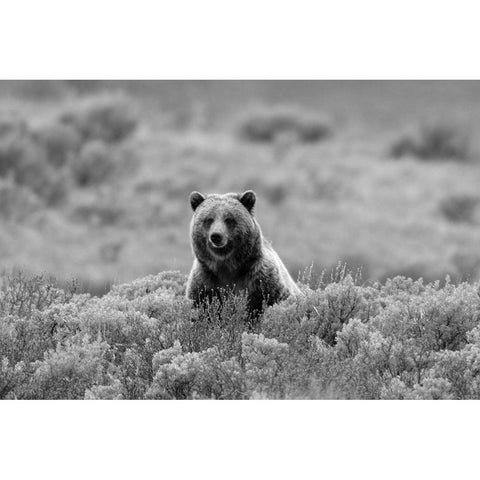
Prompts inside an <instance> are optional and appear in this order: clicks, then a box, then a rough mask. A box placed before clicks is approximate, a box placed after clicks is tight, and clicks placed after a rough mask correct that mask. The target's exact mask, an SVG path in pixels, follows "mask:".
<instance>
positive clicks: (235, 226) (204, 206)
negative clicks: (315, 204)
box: [186, 190, 302, 316]
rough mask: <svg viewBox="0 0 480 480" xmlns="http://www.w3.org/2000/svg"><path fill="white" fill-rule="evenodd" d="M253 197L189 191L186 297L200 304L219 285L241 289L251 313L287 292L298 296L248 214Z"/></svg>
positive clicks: (275, 300)
mask: <svg viewBox="0 0 480 480" xmlns="http://www.w3.org/2000/svg"><path fill="white" fill-rule="evenodd" d="M255 201H256V196H255V193H254V192H252V191H251V190H249V191H247V192H245V193H243V194H238V193H226V194H224V195H220V194H210V195H207V196H203V195H202V194H201V193H198V192H192V193H191V194H190V205H191V207H192V209H193V212H194V213H193V217H192V221H191V224H190V235H191V243H192V250H193V255H194V262H193V267H192V270H191V272H190V275H189V277H188V281H187V290H186V296H187V298H190V299H192V300H193V301H194V302H195V304H197V305H199V304H201V303H203V302H204V301H205V300H206V299H211V298H212V297H213V296H214V295H219V293H220V292H221V291H222V290H223V291H224V290H233V291H234V292H235V293H239V292H245V293H246V297H247V306H248V310H249V312H250V314H251V315H254V316H257V315H258V314H259V313H261V311H262V307H263V305H264V302H265V303H266V304H267V305H272V304H274V303H276V302H278V301H279V300H283V299H285V298H287V297H289V296H291V295H293V296H298V295H302V293H301V291H300V289H299V288H298V287H297V285H296V284H295V282H294V281H293V279H292V277H291V276H290V274H289V273H288V271H287V269H286V268H285V265H284V264H283V262H282V261H281V260H280V257H279V256H278V255H277V253H276V252H275V250H274V249H273V248H272V246H271V245H270V243H269V242H268V241H267V240H265V238H264V237H263V235H262V231H261V229H260V225H259V224H258V222H257V220H256V219H255V217H254V214H253V208H254V206H255Z"/></svg>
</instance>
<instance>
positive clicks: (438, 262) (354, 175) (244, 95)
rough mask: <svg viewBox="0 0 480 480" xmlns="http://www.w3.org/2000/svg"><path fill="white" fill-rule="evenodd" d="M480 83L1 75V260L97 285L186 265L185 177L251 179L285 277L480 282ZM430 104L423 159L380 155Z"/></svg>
mask: <svg viewBox="0 0 480 480" xmlns="http://www.w3.org/2000/svg"><path fill="white" fill-rule="evenodd" d="M7 83H8V85H7ZM478 85H479V84H478V83H476V82H459V83H457V82H411V83H408V82H405V83H404V82H108V81H105V82H86V83H85V82H73V81H72V82H60V81H56V82H53V83H49V82H40V83H38V82H37V83H35V82H33V83H28V82H0V99H1V100H2V101H1V102H0V222H1V229H0V265H1V267H2V268H6V269H11V268H17V267H18V268H22V269H23V270H25V271H29V272H38V271H48V272H51V274H52V275H55V277H56V278H58V279H59V281H60V284H61V285H64V284H65V282H66V281H67V280H68V279H69V278H70V277H71V276H72V275H73V276H75V277H76V278H78V280H79V285H78V289H79V291H80V292H90V293H93V294H99V295H101V294H105V293H106V292H108V290H109V288H110V286H111V285H112V284H114V283H124V282H130V281H132V280H133V279H134V278H138V277H143V276H145V275H148V274H151V273H156V272H160V271H165V270H179V271H181V272H182V273H187V272H188V270H189V268H190V267H191V262H192V257H191V249H190V245H189V235H188V224H189V221H190V217H191V210H190V207H189V204H188V195H189V194H190V192H191V191H192V190H199V191H202V192H205V193H207V192H215V191H218V192H226V191H244V190H246V189H254V190H255V191H256V193H257V196H258V199H259V200H258V205H257V210H256V215H257V218H258V220H259V222H260V225H261V227H262V230H263V232H264V234H265V236H266V238H268V239H269V240H271V241H272V242H273V244H274V246H275V249H276V250H277V251H278V253H279V255H280V256H281V258H282V260H283V261H284V262H285V264H286V266H287V267H288V269H289V270H290V272H291V273H292V275H293V276H294V277H296V276H297V274H298V272H299V271H302V270H303V269H304V268H305V266H307V265H311V264H313V270H314V271H313V276H314V277H315V276H318V275H319V273H320V272H321V271H322V270H324V269H330V268H332V267H333V266H335V265H336V264H337V262H338V261H344V262H346V263H348V265H349V266H350V267H351V268H357V267H360V266H361V267H362V271H363V275H364V278H365V279H368V280H372V281H374V280H378V281H385V280H386V279H387V278H389V277H394V276H396V275H404V276H407V277H413V278H415V279H416V278H419V277H423V278H424V279H425V280H426V281H431V280H435V279H439V278H445V276H446V275H447V274H448V275H450V277H451V279H452V282H453V283H457V282H459V281H462V280H467V279H468V280H469V281H478V280H480V263H479V253H478V245H479V244H480V229H479V225H480V222H479V211H480V210H479V205H480V204H479V203H478V202H477V199H478V184H479V182H480V163H479V162H478V161H477V158H476V156H475V148H474V147H475V145H474V141H475V139H476V137H478V135H477V136H475V132H476V130H477V129H478V128H480V124H479V123H478V119H480V108H479V107H478V105H477V103H476V102H472V98H478V96H479V94H480V92H479V90H478V89H479V86H478ZM7 87H8V88H7ZM438 118H441V119H443V121H442V122H441V125H449V126H450V127H449V128H443V127H442V128H440V127H439V128H437V127H435V128H433V127H432V128H430V130H429V131H428V132H427V131H424V130H422V129H421V128H420V129H419V128H413V133H412V134H411V135H409V138H411V139H414V140H415V142H414V143H415V145H416V146H421V148H420V150H419V151H421V152H427V151H428V155H427V156H428V157H429V158H430V160H428V161H424V160H425V159H424V158H422V157H421V156H420V157H419V156H418V155H416V154H415V153H414V152H413V151H410V153H409V152H407V153H405V155H404V158H403V159H402V160H401V161H394V160H393V159H392V158H391V155H390V154H388V155H386V153H389V149H390V147H391V145H392V139H398V138H399V137H400V136H401V132H403V131H405V130H407V131H408V130H409V129H410V128H411V127H412V125H413V126H415V125H423V124H425V125H433V126H438V125H440V123H439V122H434V121H433V122H432V120H431V119H438ZM457 120H458V121H457ZM462 125H463V126H462ZM466 126H468V129H467V127H466ZM450 130H453V132H454V133H452V134H450V133H448V132H449V131H450ZM431 131H433V132H434V133H432V132H431ZM242 132H243V133H242ZM246 132H247V133H246ZM252 132H253V133H252ZM262 132H263V133H262ZM312 132H314V133H312ZM429 132H430V133H429ZM435 132H436V133H435ZM468 132H471V135H470V136H469V135H466V134H467V133H468ZM252 135H253V136H252ZM262 138H263V140H262ZM457 139H458V140H457ZM425 145H427V147H425ZM442 145H443V146H442ZM467 151H468V155H464V153H465V154H466V153H467ZM445 152H455V155H454V156H453V157H452V156H451V155H450V154H449V155H445ZM425 154H426V153H425ZM422 155H423V153H422ZM446 156H447V157H450V158H448V159H446V158H444V157H446ZM467 157H468V161H464V160H463V159H464V158H467ZM445 160H448V161H445Z"/></svg>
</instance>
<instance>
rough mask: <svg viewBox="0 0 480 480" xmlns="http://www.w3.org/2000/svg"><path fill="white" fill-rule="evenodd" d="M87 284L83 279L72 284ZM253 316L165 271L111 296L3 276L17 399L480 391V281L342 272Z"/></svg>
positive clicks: (1, 341) (5, 366) (1, 332)
mask: <svg viewBox="0 0 480 480" xmlns="http://www.w3.org/2000/svg"><path fill="white" fill-rule="evenodd" d="M73 287H74V285H73ZM314 287H315V288H311V287H309V286H307V285H306V284H302V289H303V291H304V293H305V296H304V298H303V299H302V300H299V301H294V300H291V301H286V302H283V303H281V304H277V305H275V306H273V307H270V308H267V309H266V310H265V312H264V314H263V315H262V316H261V317H260V318H259V319H258V321H257V322H254V323H252V322H251V321H250V320H249V318H248V313H247V310H246V302H245V298H244V297H242V296H235V295H229V294H226V295H225V298H223V299H222V300H221V301H220V300H219V301H215V302H214V303H212V304H210V305H208V306H206V307H205V308H200V309H195V308H192V305H191V304H190V302H189V301H187V300H185V298H184V290H185V276H184V275H182V274H180V273H179V272H163V273H160V274H158V275H151V276H148V277H145V278H142V279H139V280H136V281H134V282H132V283H130V284H124V285H118V286H115V287H113V289H112V290H111V291H110V292H109V293H108V294H106V295H105V296H103V297H102V298H97V297H92V296H90V295H85V294H83V295H79V294H76V293H75V290H74V288H72V289H70V290H67V291H65V290H63V289H60V288H58V287H57V286H56V284H55V282H54V281H53V280H52V279H51V278H48V277H46V276H43V275H40V276H36V277H26V276H24V275H22V274H18V273H17V274H12V275H9V276H5V275H4V276H3V277H2V280H1V289H0V397H1V398H5V399H84V398H85V399H257V398H268V399H290V398H345V399H380V398H382V399H393V398H395V399H472V398H480V368H479V366H480V326H479V319H480V285H479V284H478V283H476V284H469V283H461V284H459V285H454V284H452V283H450V282H449V279H448V278H447V279H446V281H445V282H444V284H443V285H442V286H441V285H440V282H435V283H430V284H424V283H423V281H422V280H417V281H413V280H411V279H409V278H405V277H396V278H393V279H389V280H387V281H386V282H385V283H384V284H380V283H374V284H369V285H366V284H360V281H359V277H358V276H354V275H352V274H351V273H348V272H346V271H345V269H339V270H337V274H336V275H335V276H333V277H332V278H331V281H330V282H328V283H325V282H323V281H321V282H320V283H317V285H316V286H314Z"/></svg>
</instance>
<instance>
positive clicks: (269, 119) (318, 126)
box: [237, 106, 332, 143]
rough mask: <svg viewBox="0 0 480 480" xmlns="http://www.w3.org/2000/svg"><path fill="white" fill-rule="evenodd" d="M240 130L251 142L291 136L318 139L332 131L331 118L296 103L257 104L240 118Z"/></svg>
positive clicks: (313, 140)
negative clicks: (286, 104)
mask: <svg viewBox="0 0 480 480" xmlns="http://www.w3.org/2000/svg"><path fill="white" fill-rule="evenodd" d="M237 130H238V133H239V135H240V137H241V138H243V139H245V140H247V141H250V142H265V143H270V142H274V141H276V140H277V139H279V138H280V136H291V137H293V138H294V139H296V141H298V142H304V143H310V142H319V141H321V140H324V139H325V138H327V137H329V136H330V135H331V134H332V127H331V124H330V122H329V120H328V119H326V118H325V117H324V116H322V115H321V114H319V113H316V112H309V111H306V110H302V109H301V108H299V107H294V106H272V107H257V108H253V109H251V110H249V111H247V112H246V113H245V114H244V115H243V116H242V117H241V118H240V120H239V121H238V126H237Z"/></svg>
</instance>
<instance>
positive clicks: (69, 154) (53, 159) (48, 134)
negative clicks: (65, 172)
mask: <svg viewBox="0 0 480 480" xmlns="http://www.w3.org/2000/svg"><path fill="white" fill-rule="evenodd" d="M32 135H33V138H34V139H35V140H36V141H37V142H38V143H39V144H40V145H41V146H42V147H43V148H44V149H45V152H46V159H47V161H48V162H49V163H50V164H52V165H53V166H54V167H55V168H60V167H63V166H64V165H65V164H67V163H68V162H69V160H71V159H72V158H73V156H74V155H76V154H77V153H78V151H79V150H80V147H81V144H82V139H81V137H80V134H79V133H78V132H77V131H76V130H75V129H74V128H73V127H72V126H70V125H64V124H61V123H46V124H43V125H40V126H38V127H36V128H35V130H33V132H32Z"/></svg>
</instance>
